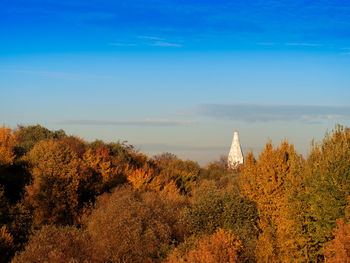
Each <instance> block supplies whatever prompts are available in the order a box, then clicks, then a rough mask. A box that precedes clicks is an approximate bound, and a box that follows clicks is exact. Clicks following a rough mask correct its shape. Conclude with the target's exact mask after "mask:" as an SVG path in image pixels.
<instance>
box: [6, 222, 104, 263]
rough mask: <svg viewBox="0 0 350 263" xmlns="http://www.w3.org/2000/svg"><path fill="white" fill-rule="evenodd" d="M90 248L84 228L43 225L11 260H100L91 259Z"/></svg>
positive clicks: (32, 262) (24, 262)
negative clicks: (23, 248)
mask: <svg viewBox="0 0 350 263" xmlns="http://www.w3.org/2000/svg"><path fill="white" fill-rule="evenodd" d="M91 248H92V244H91V242H90V237H89V235H88V234H87V233H86V232H85V231H84V230H79V229H76V228H75V227H71V226H65V227H56V226H44V227H43V228H42V229H40V230H37V231H36V232H35V233H34V234H33V236H32V237H31V239H30V240H29V242H28V245H27V246H26V248H25V250H24V251H22V252H20V253H18V254H17V255H16V256H15V257H14V259H13V260H12V262H13V263H36V262H55V263H56V262H57V263H65V262H101V261H98V260H97V259H96V260H94V259H93V257H92V254H91V251H92V249H91Z"/></svg>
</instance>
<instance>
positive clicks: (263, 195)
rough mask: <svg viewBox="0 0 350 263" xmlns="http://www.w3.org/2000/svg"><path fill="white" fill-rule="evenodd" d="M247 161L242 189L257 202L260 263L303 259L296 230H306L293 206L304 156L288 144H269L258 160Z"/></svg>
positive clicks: (250, 156)
mask: <svg viewBox="0 0 350 263" xmlns="http://www.w3.org/2000/svg"><path fill="white" fill-rule="evenodd" d="M245 160H246V162H245V164H244V167H243V170H242V178H241V180H240V188H241V191H242V193H243V194H244V196H246V197H247V198H248V199H250V200H252V201H254V202H256V203H257V208H258V216H259V229H260V233H259V238H258V243H257V249H256V256H257V260H258V262H279V261H282V262H288V261H291V260H294V261H296V260H297V258H300V257H303V255H300V251H301V247H300V243H299V237H300V236H299V235H297V232H294V231H293V229H294V228H298V229H300V228H301V227H302V226H300V225H298V221H297V220H296V218H297V216H298V215H299V214H300V213H301V211H300V210H299V211H296V210H293V209H292V208H293V206H292V205H291V204H292V203H293V202H294V197H295V193H296V192H298V190H300V187H301V183H300V182H302V167H303V160H302V158H301V156H300V155H298V154H297V153H296V152H295V150H294V147H293V145H290V144H289V143H288V142H287V141H283V142H282V143H281V145H280V147H277V148H275V149H274V147H273V145H272V144H271V143H270V142H268V143H267V144H266V146H265V149H264V151H263V152H262V153H261V154H260V155H259V159H258V160H257V161H256V160H255V158H254V156H253V154H252V153H251V152H250V153H248V154H247V156H246V158H245ZM294 208H295V207H294ZM298 233H299V232H298Z"/></svg>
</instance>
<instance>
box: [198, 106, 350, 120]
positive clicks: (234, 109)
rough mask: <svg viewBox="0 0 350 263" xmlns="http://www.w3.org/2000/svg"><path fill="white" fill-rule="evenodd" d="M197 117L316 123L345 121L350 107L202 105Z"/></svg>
mask: <svg viewBox="0 0 350 263" xmlns="http://www.w3.org/2000/svg"><path fill="white" fill-rule="evenodd" d="M192 113H193V114H194V115H195V116H206V117H213V118H216V119H230V120H241V121H246V122H270V121H292V120H297V121H302V122H306V123H315V122H319V121H326V120H344V119H349V117H350V106H332V105H264V104H200V105H198V106H197V107H195V109H194V110H193V112H192Z"/></svg>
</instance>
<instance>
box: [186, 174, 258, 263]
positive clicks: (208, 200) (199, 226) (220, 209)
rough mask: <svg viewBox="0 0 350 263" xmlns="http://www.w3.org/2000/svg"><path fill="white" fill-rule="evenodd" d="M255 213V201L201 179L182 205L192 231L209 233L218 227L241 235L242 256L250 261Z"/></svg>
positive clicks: (252, 254) (198, 233)
mask: <svg viewBox="0 0 350 263" xmlns="http://www.w3.org/2000/svg"><path fill="white" fill-rule="evenodd" d="M257 216H258V215H257V209H256V205H255V203H254V202H251V201H249V200H247V199H245V198H243V197H242V196H240V195H239V193H238V191H237V189H230V190H226V189H219V188H217V187H216V186H215V184H214V182H211V181H204V182H203V183H202V184H201V185H200V187H199V188H198V189H196V191H194V195H193V201H192V204H191V206H190V207H189V208H188V209H185V212H184V217H183V221H184V222H186V225H187V229H188V231H189V232H190V234H194V235H202V234H207V235H208V234H209V235H210V234H213V233H214V232H215V231H216V230H217V229H219V228H223V229H227V230H230V231H232V233H233V234H235V235H237V236H240V237H241V239H242V243H243V244H244V246H245V249H244V251H243V252H242V257H244V258H245V261H247V262H253V261H254V250H255V246H256V237H257V234H258V233H257V231H256V224H257V220H258V218H257Z"/></svg>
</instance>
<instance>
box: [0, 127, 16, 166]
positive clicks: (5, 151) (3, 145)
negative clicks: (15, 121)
mask: <svg viewBox="0 0 350 263" xmlns="http://www.w3.org/2000/svg"><path fill="white" fill-rule="evenodd" d="M15 143H16V140H15V137H14V136H13V133H12V131H11V129H10V128H6V127H5V124H4V125H3V126H2V127H1V128H0V168H1V166H9V165H12V164H13V161H14V159H15V157H16V155H15V153H14V146H15Z"/></svg>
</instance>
